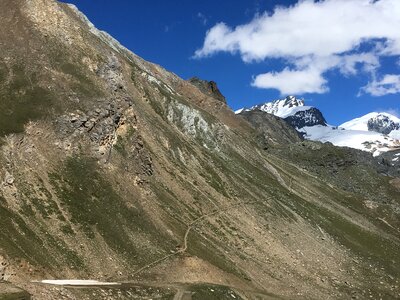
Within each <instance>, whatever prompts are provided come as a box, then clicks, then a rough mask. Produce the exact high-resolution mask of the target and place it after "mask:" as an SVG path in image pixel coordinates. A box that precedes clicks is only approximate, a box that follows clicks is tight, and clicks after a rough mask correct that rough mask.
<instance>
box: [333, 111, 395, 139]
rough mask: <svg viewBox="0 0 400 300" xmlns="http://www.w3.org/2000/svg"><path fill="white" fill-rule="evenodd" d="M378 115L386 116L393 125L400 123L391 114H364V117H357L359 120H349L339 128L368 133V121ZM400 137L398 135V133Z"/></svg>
mask: <svg viewBox="0 0 400 300" xmlns="http://www.w3.org/2000/svg"><path fill="white" fill-rule="evenodd" d="M379 115H382V116H386V117H388V118H389V119H390V120H392V121H393V122H395V123H400V119H399V118H397V117H396V116H393V115H391V114H388V113H384V112H382V113H380V112H372V113H369V114H366V115H365V116H362V117H359V118H355V119H353V120H350V121H348V122H346V123H343V124H342V125H340V126H339V127H340V128H344V129H347V130H361V131H368V121H369V120H371V119H373V118H376V117H378V116H379ZM399 135H400V133H399Z"/></svg>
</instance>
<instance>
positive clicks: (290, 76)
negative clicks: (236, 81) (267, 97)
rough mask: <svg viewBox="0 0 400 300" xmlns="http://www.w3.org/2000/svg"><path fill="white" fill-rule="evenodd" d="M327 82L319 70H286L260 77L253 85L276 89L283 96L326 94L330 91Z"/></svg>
mask: <svg viewBox="0 0 400 300" xmlns="http://www.w3.org/2000/svg"><path fill="white" fill-rule="evenodd" d="M326 83H327V82H326V80H325V79H324V78H323V77H322V76H321V72H320V71H319V70H317V69H304V70H301V71H298V70H290V69H288V68H285V69H284V70H283V71H282V72H279V73H276V72H270V73H265V74H261V75H258V76H257V77H255V78H254V80H253V83H252V85H253V86H255V87H258V88H265V89H268V88H274V89H278V90H280V91H281V93H282V94H286V95H293V94H306V93H319V94H322V93H325V92H327V91H328V87H327V86H326Z"/></svg>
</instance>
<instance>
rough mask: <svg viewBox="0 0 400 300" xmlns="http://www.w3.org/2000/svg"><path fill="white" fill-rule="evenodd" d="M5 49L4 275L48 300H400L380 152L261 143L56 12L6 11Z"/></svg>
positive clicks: (399, 264)
mask: <svg viewBox="0 0 400 300" xmlns="http://www.w3.org/2000/svg"><path fill="white" fill-rule="evenodd" d="M0 41H1V42H0V53H1V54H2V55H1V57H0V59H1V60H0V136H1V142H0V145H1V151H0V179H1V183H0V255H1V256H0V257H1V259H0V271H1V272H0V275H1V276H2V279H5V280H7V281H9V282H12V283H13V284H15V285H17V286H20V287H21V288H23V289H25V290H27V291H28V292H29V293H30V294H32V298H33V299H45V300H46V299H150V298H151V299H190V298H191V299H241V298H242V299H294V298H296V299H349V298H354V299H368V298H372V299H380V298H382V299H396V298H399V297H400V296H399V285H400V284H399V275H400V258H399V255H398V254H399V248H400V197H399V195H400V194H399V185H398V178H396V174H395V173H394V172H392V171H391V170H389V169H387V168H386V167H384V166H383V165H382V164H381V163H379V162H377V161H375V160H374V159H373V158H372V157H370V156H368V155H367V154H363V153H361V152H358V151H353V150H350V149H341V148H336V147H333V146H331V145H322V144H318V143H310V142H302V141H299V140H298V138H297V136H296V135H295V133H294V132H292V133H290V134H288V133H287V132H285V133H284V132H283V131H282V130H285V131H286V130H290V129H289V128H286V126H285V125H284V124H283V123H282V122H281V121H280V120H276V119H274V118H270V119H269V120H268V125H265V124H264V125H265V126H266V127H264V129H263V130H262V131H261V132H260V131H257V130H256V129H255V128H254V127H253V126H252V125H251V124H250V123H248V122H247V121H246V120H245V119H243V118H241V117H238V116H235V115H234V113H233V112H232V111H231V110H230V109H229V108H228V107H227V106H226V104H225V103H224V101H221V99H222V98H221V97H220V95H217V97H213V95H212V94H210V93H212V91H213V90H214V91H215V90H216V89H215V86H214V85H207V86H205V88H206V90H202V88H201V87H200V88H199V87H198V86H196V85H193V84H191V83H190V82H187V81H184V80H182V79H180V78H178V77H177V76H176V75H174V74H172V73H169V72H167V71H166V70H164V69H163V68H161V67H160V66H157V65H154V64H152V63H149V62H146V61H144V60H142V59H141V58H139V57H137V56H136V55H134V54H132V53H130V52H128V51H127V50H126V49H124V48H123V47H122V46H120V45H119V44H118V43H117V42H116V41H115V40H113V39H112V38H111V37H109V36H108V35H106V34H105V33H102V32H99V31H97V30H96V29H95V28H94V27H91V25H90V24H89V23H87V21H86V19H85V18H84V17H83V16H82V15H80V14H79V12H77V11H76V10H75V9H74V8H73V7H70V6H67V5H65V4H60V3H58V2H56V1H53V0H15V1H12V2H11V1H1V2H0ZM138 42H140V41H138ZM257 122H259V120H258V121H257ZM264 125H263V126H264ZM267 127H268V128H267ZM270 128H272V129H270ZM279 130H281V132H282V134H281V135H279V134H276V133H277V132H279ZM271 132H273V133H274V134H273V135H272V134H271ZM279 136H282V137H284V139H282V140H279ZM271 141H272V142H271ZM265 143H266V144H265ZM266 145H267V146H266ZM43 279H95V280H99V281H110V282H120V283H122V284H123V286H122V287H119V288H116V287H85V288H82V287H81V288H76V287H75V288H73V287H69V288H66V287H56V286H49V285H43V284H39V283H35V282H34V281H41V280H43Z"/></svg>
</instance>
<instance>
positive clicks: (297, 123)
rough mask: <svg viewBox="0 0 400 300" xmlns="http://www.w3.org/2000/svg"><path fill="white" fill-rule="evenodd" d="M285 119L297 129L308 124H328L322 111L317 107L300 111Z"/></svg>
mask: <svg viewBox="0 0 400 300" xmlns="http://www.w3.org/2000/svg"><path fill="white" fill-rule="evenodd" d="M285 121H286V122H287V123H288V124H289V125H290V126H292V127H293V128H297V129H300V128H303V127H307V126H315V125H322V126H326V125H327V124H326V120H325V118H324V116H323V115H322V113H321V111H320V110H319V109H317V108H315V107H312V108H310V109H309V110H304V111H298V112H297V113H295V114H294V115H292V116H289V117H287V118H285Z"/></svg>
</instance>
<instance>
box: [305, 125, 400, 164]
mask: <svg viewBox="0 0 400 300" xmlns="http://www.w3.org/2000/svg"><path fill="white" fill-rule="evenodd" d="M299 131H300V132H304V133H305V138H306V139H308V140H314V141H320V142H323V143H325V142H330V143H332V144H334V145H335V146H339V147H350V148H354V149H359V150H363V151H368V152H372V153H373V155H374V156H378V155H379V154H381V153H383V152H387V151H389V150H391V149H393V148H396V147H399V146H400V142H399V141H398V140H396V139H393V138H390V137H388V136H385V135H383V134H380V133H377V132H372V131H363V130H345V129H342V128H335V127H332V126H321V125H316V126H312V127H304V128H302V129H300V130H299Z"/></svg>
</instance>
